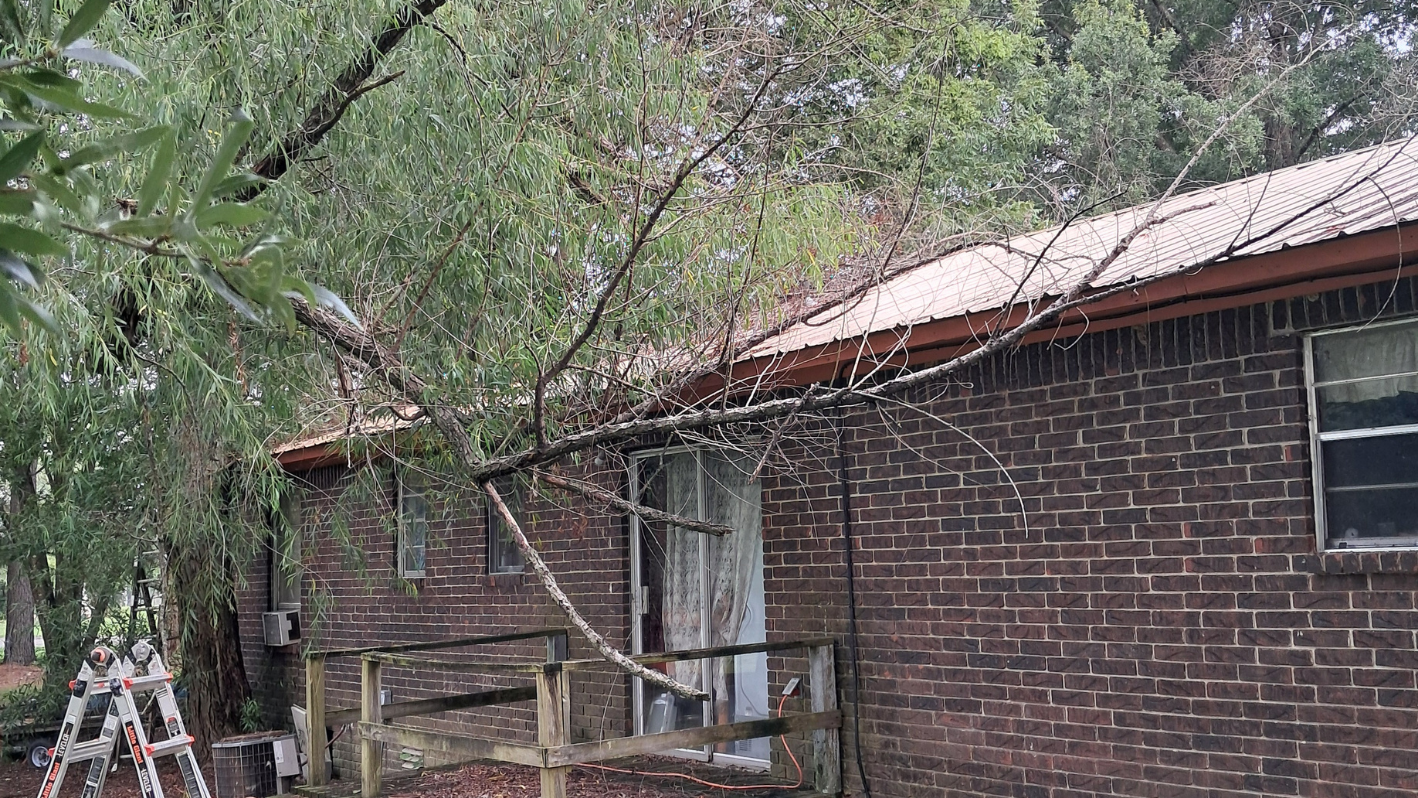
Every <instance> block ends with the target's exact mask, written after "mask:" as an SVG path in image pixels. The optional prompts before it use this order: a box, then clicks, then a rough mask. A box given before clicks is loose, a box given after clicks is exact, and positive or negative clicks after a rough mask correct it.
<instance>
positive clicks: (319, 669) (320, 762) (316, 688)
mask: <svg viewBox="0 0 1418 798" xmlns="http://www.w3.org/2000/svg"><path fill="white" fill-rule="evenodd" d="M305 741H306V748H307V750H306V752H305V760H306V762H308V763H309V765H308V766H309V768H310V779H309V780H308V781H307V782H306V783H307V784H309V785H310V786H312V787H319V786H321V785H323V784H324V783H325V749H327V748H329V747H330V741H329V740H328V739H326V737H325V655H324V654H312V655H310V658H309V659H307V660H306V661H305Z"/></svg>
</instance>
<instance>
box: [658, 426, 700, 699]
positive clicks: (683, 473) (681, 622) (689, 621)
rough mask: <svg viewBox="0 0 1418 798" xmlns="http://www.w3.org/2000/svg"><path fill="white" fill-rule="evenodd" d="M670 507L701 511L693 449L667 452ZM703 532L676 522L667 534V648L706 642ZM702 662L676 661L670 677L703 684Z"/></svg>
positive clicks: (686, 512)
mask: <svg viewBox="0 0 1418 798" xmlns="http://www.w3.org/2000/svg"><path fill="white" fill-rule="evenodd" d="M663 462H664V467H665V510H666V512H670V513H674V514H675V515H682V516H685V517H687V518H697V517H698V516H699V488H698V482H699V479H698V478H699V475H698V473H697V471H698V469H697V468H696V464H695V458H694V455H693V454H690V453H685V454H677V455H672V456H670V457H667V458H665V460H664V461H663ZM700 534H701V533H699V532H693V531H690V530H687V529H682V528H680V527H671V528H670V529H669V531H668V533H667V534H666V535H665V587H664V591H665V594H664V605H663V608H662V612H663V613H664V616H663V618H662V619H661V621H662V628H663V629H664V634H665V649H666V650H668V651H680V650H683V649H687V648H699V647H700V646H702V645H703V642H702V635H701V634H700V628H701V625H702V624H703V618H704V616H703V606H704V605H703V601H704V597H703V594H702V591H701V585H700V579H699V567H700V566H699V538H700ZM699 674H700V663H699V662H698V661H697V660H696V661H692V662H672V663H670V673H669V675H670V677H671V678H673V679H674V680H676V681H678V682H680V683H681V684H688V685H694V686H696V687H698V686H699V685H700V684H701V682H700V676H699Z"/></svg>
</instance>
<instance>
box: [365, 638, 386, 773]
mask: <svg viewBox="0 0 1418 798" xmlns="http://www.w3.org/2000/svg"><path fill="white" fill-rule="evenodd" d="M381 665H382V663H381V662H379V660H376V659H368V658H366V659H363V660H361V666H360V691H359V719H360V720H361V721H363V722H365V723H383V722H384V707H383V705H381V704H380V703H379V698H380V696H379V693H380V687H381V684H380V682H381V678H380V666H381ZM383 770H384V744H383V743H381V742H379V741H377V740H373V739H370V738H368V737H365V736H364V735H363V734H361V735H360V741H359V776H360V795H361V796H362V798H379V790H380V787H381V786H382V782H381V779H382V778H383V775H384V773H383Z"/></svg>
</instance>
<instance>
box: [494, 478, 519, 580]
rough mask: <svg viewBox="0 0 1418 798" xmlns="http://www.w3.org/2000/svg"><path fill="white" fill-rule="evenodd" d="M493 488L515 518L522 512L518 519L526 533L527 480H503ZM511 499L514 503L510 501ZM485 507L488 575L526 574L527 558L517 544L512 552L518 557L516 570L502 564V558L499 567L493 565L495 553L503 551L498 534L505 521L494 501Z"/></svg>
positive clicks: (513, 546)
mask: <svg viewBox="0 0 1418 798" xmlns="http://www.w3.org/2000/svg"><path fill="white" fill-rule="evenodd" d="M493 487H495V488H497V492H498V494H499V495H501V496H502V497H503V499H502V500H503V501H504V502H506V503H507V509H509V510H512V511H513V514H514V516H515V515H516V513H517V511H518V510H521V511H522V517H520V518H518V519H517V523H519V524H522V526H523V529H522V531H523V532H526V531H527V530H526V524H527V521H526V518H525V516H526V504H527V485H526V484H525V480H520V479H515V478H513V479H503V480H499V481H498V482H495V483H493ZM509 499H511V500H512V501H509ZM483 505H484V506H485V508H486V510H487V517H486V518H485V519H484V520H485V525H486V526H487V541H486V542H487V558H486V560H487V572H488V575H489V576H515V575H517V574H522V573H526V572H527V561H526V558H525V557H523V556H522V550H521V549H520V548H518V547H517V544H516V543H515V542H514V543H512V551H513V552H514V553H515V554H516V555H517V566H516V567H515V568H513V567H511V566H507V565H505V564H503V563H502V562H501V558H498V564H497V565H494V564H493V552H500V551H502V544H501V541H500V539H499V535H498V534H497V533H498V532H499V531H500V530H501V529H502V528H503V521H502V518H501V514H500V513H498V512H497V507H495V506H494V505H493V503H492V499H490V498H489V499H488V500H486V501H485V502H483Z"/></svg>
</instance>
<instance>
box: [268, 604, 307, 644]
mask: <svg viewBox="0 0 1418 798" xmlns="http://www.w3.org/2000/svg"><path fill="white" fill-rule="evenodd" d="M261 629H262V631H263V632H265V637H266V645H268V646H272V647H280V646H288V645H290V644H291V643H295V642H298V641H299V640H300V610H277V611H276V612H265V613H262V614H261Z"/></svg>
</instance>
